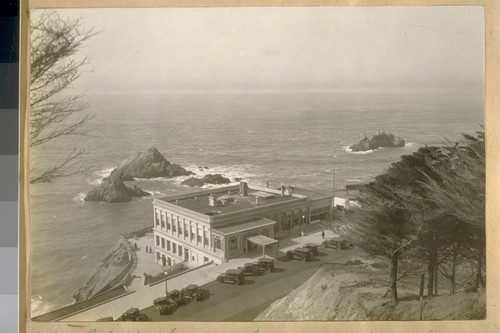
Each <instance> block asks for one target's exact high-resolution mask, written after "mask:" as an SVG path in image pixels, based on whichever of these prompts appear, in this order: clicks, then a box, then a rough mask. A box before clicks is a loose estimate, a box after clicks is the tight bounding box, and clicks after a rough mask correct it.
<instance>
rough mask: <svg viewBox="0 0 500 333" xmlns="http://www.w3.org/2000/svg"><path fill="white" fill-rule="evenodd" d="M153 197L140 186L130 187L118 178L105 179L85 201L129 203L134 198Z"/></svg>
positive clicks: (91, 191)
mask: <svg viewBox="0 0 500 333" xmlns="http://www.w3.org/2000/svg"><path fill="white" fill-rule="evenodd" d="M147 195H151V194H150V193H148V192H144V191H143V190H142V189H141V188H140V187H139V186H137V185H134V187H132V188H131V187H128V186H127V185H125V183H123V181H121V180H120V179H118V178H117V177H116V176H110V177H108V178H104V179H103V180H102V183H101V184H100V185H99V186H97V187H95V188H93V189H92V190H90V192H89V193H87V195H86V196H85V201H104V202H110V203H114V202H128V201H131V200H132V198H133V197H143V196H147Z"/></svg>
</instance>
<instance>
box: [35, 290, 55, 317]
mask: <svg viewBox="0 0 500 333" xmlns="http://www.w3.org/2000/svg"><path fill="white" fill-rule="evenodd" d="M52 310H54V305H52V304H50V303H49V302H46V301H44V299H43V297H42V296H40V295H33V296H31V316H32V317H36V316H39V315H41V314H44V313H47V312H49V311H52Z"/></svg>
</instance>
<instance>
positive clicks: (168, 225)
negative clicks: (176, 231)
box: [167, 217, 171, 231]
mask: <svg viewBox="0 0 500 333" xmlns="http://www.w3.org/2000/svg"><path fill="white" fill-rule="evenodd" d="M170 228H171V227H170V221H169V220H168V217H167V231H170Z"/></svg>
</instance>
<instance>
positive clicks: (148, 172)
mask: <svg viewBox="0 0 500 333" xmlns="http://www.w3.org/2000/svg"><path fill="white" fill-rule="evenodd" d="M188 175H193V173H192V172H190V171H188V170H186V169H184V168H183V167H181V166H180V165H177V164H173V163H170V162H169V161H167V160H166V159H165V157H163V155H162V154H161V153H160V152H159V151H158V150H157V149H156V148H154V147H152V148H150V149H149V150H148V151H147V152H145V153H141V152H140V153H138V154H137V155H136V156H133V157H132V158H129V159H127V160H125V161H124V162H122V164H121V165H120V166H119V167H118V168H116V169H114V170H113V171H112V172H111V177H115V178H119V179H121V180H133V179H134V178H154V177H177V176H188Z"/></svg>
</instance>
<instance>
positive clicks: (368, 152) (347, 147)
mask: <svg viewBox="0 0 500 333" xmlns="http://www.w3.org/2000/svg"><path fill="white" fill-rule="evenodd" d="M343 148H344V150H345V151H346V152H348V153H351V154H356V155H366V154H371V153H373V152H374V151H376V150H380V149H384V147H380V148H378V149H369V150H365V151H352V149H351V148H349V146H345V147H343Z"/></svg>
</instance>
